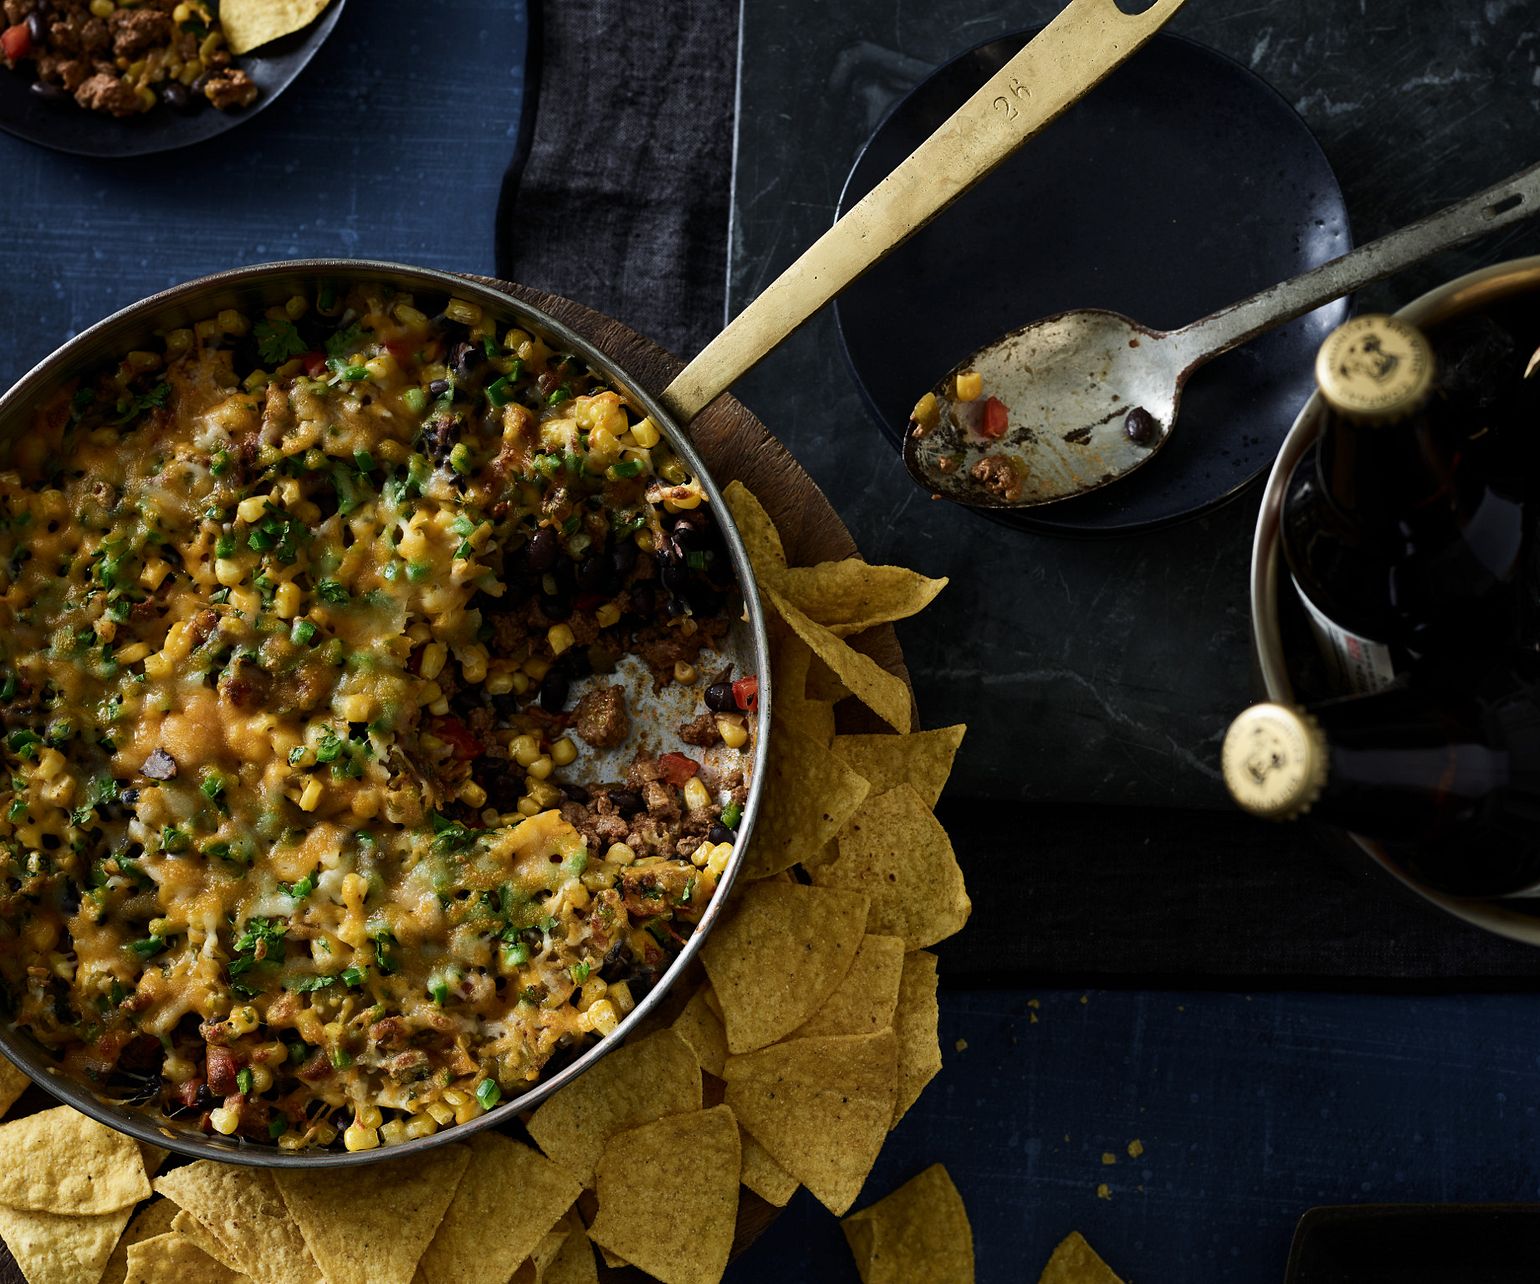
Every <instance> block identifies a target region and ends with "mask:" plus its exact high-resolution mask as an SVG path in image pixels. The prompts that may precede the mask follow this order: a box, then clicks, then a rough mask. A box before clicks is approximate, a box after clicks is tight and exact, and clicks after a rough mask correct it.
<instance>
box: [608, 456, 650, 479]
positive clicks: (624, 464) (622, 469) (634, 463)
mask: <svg viewBox="0 0 1540 1284" xmlns="http://www.w3.org/2000/svg"><path fill="white" fill-rule="evenodd" d="M609 471H610V473H611V475H612V476H614V477H616V478H623V477H635V476H636V475H637V474H638V473H640V472H641V471H642V461H641V460H640V459H622V460H621V461H620V462H619V463H618V464H611V465H610V468H609Z"/></svg>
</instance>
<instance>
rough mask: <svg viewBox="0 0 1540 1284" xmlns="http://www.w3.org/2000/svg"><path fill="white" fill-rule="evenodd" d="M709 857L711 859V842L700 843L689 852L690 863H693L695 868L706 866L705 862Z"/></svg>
mask: <svg viewBox="0 0 1540 1284" xmlns="http://www.w3.org/2000/svg"><path fill="white" fill-rule="evenodd" d="M710 859H711V844H710V843H702V844H701V845H700V846H699V847H697V848H696V849H695V850H694V851H693V852H691V853H690V864H692V865H694V866H695V868H696V869H705V868H706V862H707V861H708V860H710Z"/></svg>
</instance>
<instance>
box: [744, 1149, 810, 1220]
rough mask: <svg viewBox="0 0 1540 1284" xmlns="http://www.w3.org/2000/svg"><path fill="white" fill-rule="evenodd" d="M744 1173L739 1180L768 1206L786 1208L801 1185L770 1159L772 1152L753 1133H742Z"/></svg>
mask: <svg viewBox="0 0 1540 1284" xmlns="http://www.w3.org/2000/svg"><path fill="white" fill-rule="evenodd" d="M738 1140H739V1141H740V1142H741V1143H742V1145H743V1171H742V1173H740V1174H739V1180H740V1181H741V1182H742V1183H743V1184H744V1185H745V1186H747V1187H748V1188H749V1189H750V1190H752V1191H753V1192H754V1193H755V1194H756V1195H758V1196H759V1197H760V1198H761V1199H762V1200H764V1201H765V1203H767V1204H773V1205H775V1207H777V1208H785V1207H786V1205H787V1203H788V1202H789V1201H790V1199H791V1197H792V1196H793V1195H795V1194H796V1193H797V1187H798V1186H799V1185H801V1183H800V1182H799V1181H798V1180H797V1179H796V1178H795V1177H793V1176H792V1175H791V1174H790V1173H789V1172H787V1171H786V1170H785V1169H784V1168H782V1167H781V1166H780V1164H778V1163H776V1162H775V1160H773V1159H771V1158H770V1152H769V1151H768V1150H766V1149H765V1148H764V1147H763V1146H761V1145H760V1144H759V1143H758V1142H757V1141H755V1140H754V1136H753V1134H752V1133H747V1132H745V1133H741V1135H740V1136H739V1138H738Z"/></svg>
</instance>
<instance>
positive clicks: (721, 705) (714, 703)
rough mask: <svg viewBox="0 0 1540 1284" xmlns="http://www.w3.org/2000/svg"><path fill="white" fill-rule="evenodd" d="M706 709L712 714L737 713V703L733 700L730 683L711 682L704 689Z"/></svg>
mask: <svg viewBox="0 0 1540 1284" xmlns="http://www.w3.org/2000/svg"><path fill="white" fill-rule="evenodd" d="M706 708H708V709H710V710H711V711H712V713H737V712H738V702H737V701H736V700H734V699H733V684H732V683H731V682H713V683H712V684H711V685H710V686H709V687H707V688H706Z"/></svg>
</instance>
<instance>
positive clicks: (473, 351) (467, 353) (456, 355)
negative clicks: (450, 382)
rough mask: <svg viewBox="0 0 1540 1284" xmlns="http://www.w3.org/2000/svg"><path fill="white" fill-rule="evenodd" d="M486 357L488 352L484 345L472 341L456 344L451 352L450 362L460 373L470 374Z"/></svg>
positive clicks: (457, 372)
mask: <svg viewBox="0 0 1540 1284" xmlns="http://www.w3.org/2000/svg"><path fill="white" fill-rule="evenodd" d="M486 359H487V354H486V352H485V351H484V350H483V349H482V346H481V345H480V344H479V343H472V342H470V341H466V342H465V343H457V344H455V346H454V350H453V351H452V352H451V353H450V354H449V364H450V366H451V367H452V368H453V369H454V371H455V373H456V374H459V375H468V374H470V373H471V372H472V371H473V370H475V369H476V368H477V367H478V366H480V365H481V363H482V362H483V361H485V360H486Z"/></svg>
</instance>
